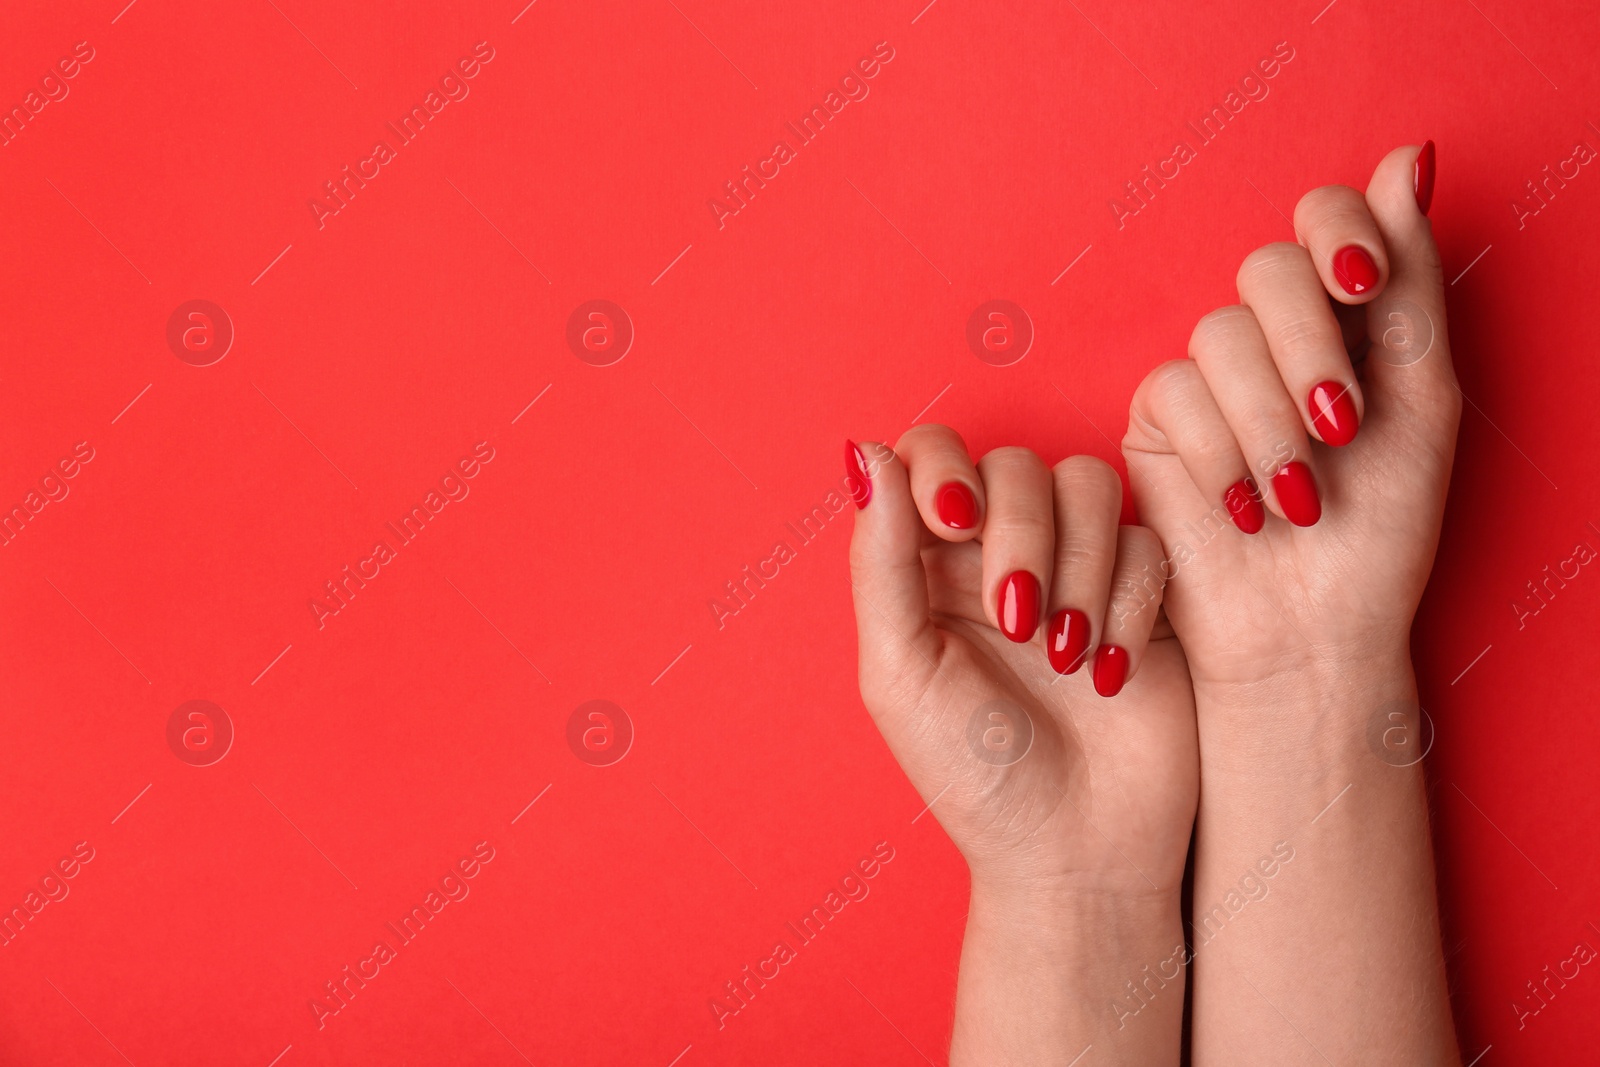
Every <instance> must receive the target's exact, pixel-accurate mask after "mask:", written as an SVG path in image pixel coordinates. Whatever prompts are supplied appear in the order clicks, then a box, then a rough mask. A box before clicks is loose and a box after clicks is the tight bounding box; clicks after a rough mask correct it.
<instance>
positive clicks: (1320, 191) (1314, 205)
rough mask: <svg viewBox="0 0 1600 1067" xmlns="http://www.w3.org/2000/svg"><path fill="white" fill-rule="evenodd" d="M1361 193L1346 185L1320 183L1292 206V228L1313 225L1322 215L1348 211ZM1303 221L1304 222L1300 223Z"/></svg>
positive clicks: (1359, 198)
mask: <svg viewBox="0 0 1600 1067" xmlns="http://www.w3.org/2000/svg"><path fill="white" fill-rule="evenodd" d="M1358 200H1361V201H1364V198H1363V197H1362V195H1361V194H1360V193H1359V192H1357V191H1356V190H1355V189H1352V188H1351V187H1350V186H1348V185H1321V186H1318V187H1317V188H1315V189H1312V190H1311V191H1310V192H1308V193H1306V194H1305V195H1304V196H1302V197H1301V198H1300V201H1299V203H1297V204H1295V206H1294V228H1295V229H1296V230H1305V229H1309V228H1313V227H1315V226H1316V225H1317V224H1318V223H1319V222H1320V221H1321V219H1322V218H1323V217H1324V216H1327V215H1331V214H1344V213H1347V212H1349V210H1350V208H1351V205H1352V204H1353V203H1355V202H1356V201H1358ZM1302 223H1304V224H1302Z"/></svg>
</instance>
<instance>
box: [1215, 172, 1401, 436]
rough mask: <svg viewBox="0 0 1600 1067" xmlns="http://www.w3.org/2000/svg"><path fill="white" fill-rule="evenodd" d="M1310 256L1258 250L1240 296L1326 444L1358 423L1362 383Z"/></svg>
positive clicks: (1278, 248) (1284, 246)
mask: <svg viewBox="0 0 1600 1067" xmlns="http://www.w3.org/2000/svg"><path fill="white" fill-rule="evenodd" d="M1349 191H1351V192H1353V191H1354V190H1349ZM1307 199H1310V198H1309V197H1307ZM1300 203H1301V204H1302V205H1304V204H1305V203H1306V201H1305V200H1302V201H1301V202H1300ZM1312 210H1315V209H1307V211H1308V212H1309V211H1312ZM1365 211H1366V209H1365V208H1363V209H1362V212H1363V214H1365ZM1369 221H1370V220H1369ZM1373 232H1374V233H1376V232H1377V231H1376V228H1374V230H1373ZM1311 256H1312V254H1311V253H1310V252H1308V251H1307V250H1306V249H1304V248H1301V247H1300V246H1299V245H1294V244H1288V243H1287V242H1281V241H1280V242H1278V243H1277V244H1270V245H1265V246H1263V247H1261V248H1258V249H1256V250H1255V251H1254V252H1252V253H1250V254H1249V255H1248V256H1246V257H1245V261H1244V264H1243V265H1242V266H1241V267H1240V268H1239V278H1238V285H1239V302H1240V303H1242V304H1244V305H1245V306H1247V307H1248V308H1249V309H1250V310H1251V311H1253V312H1255V316H1256V321H1257V322H1258V323H1260V324H1261V332H1262V333H1264V334H1265V335H1266V338H1267V347H1268V349H1269V350H1270V351H1271V352H1272V361H1273V362H1274V363H1275V364H1277V367H1278V374H1279V376H1280V377H1282V379H1283V384H1284V386H1285V387H1286V388H1287V389H1288V390H1289V395H1290V396H1291V397H1294V398H1296V399H1297V400H1299V401H1300V407H1301V410H1300V418H1301V422H1302V425H1304V426H1305V428H1306V429H1307V430H1308V431H1309V432H1311V433H1313V434H1315V435H1316V436H1317V437H1318V438H1320V439H1321V440H1322V441H1323V442H1324V443H1325V444H1330V445H1347V444H1349V443H1350V442H1351V441H1353V440H1355V436H1356V427H1357V426H1359V425H1360V422H1361V410H1362V403H1361V389H1360V387H1359V386H1357V384H1356V372H1355V369H1354V368H1353V367H1352V366H1351V365H1350V354H1349V353H1348V352H1347V351H1346V350H1345V346H1344V335H1343V333H1342V332H1341V331H1340V328H1339V320H1338V319H1337V318H1336V317H1335V315H1334V313H1333V305H1331V304H1329V303H1328V297H1327V294H1326V293H1325V292H1324V291H1323V287H1322V280H1321V279H1320V278H1319V277H1318V276H1317V268H1316V265H1315V264H1313V263H1312V261H1311Z"/></svg>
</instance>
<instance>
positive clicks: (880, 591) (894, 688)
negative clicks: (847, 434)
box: [844, 441, 939, 714]
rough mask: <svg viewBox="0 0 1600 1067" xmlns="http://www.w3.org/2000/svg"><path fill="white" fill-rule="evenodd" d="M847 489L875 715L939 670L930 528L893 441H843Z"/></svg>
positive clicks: (861, 636)
mask: <svg viewBox="0 0 1600 1067" xmlns="http://www.w3.org/2000/svg"><path fill="white" fill-rule="evenodd" d="M844 461H845V471H846V479H847V481H848V482H849V484H850V495H851V498H852V499H853V500H854V501H855V504H856V507H857V509H858V511H857V513H856V526H855V533H854V535H853V536H852V537H851V539H850V585H851V587H852V588H853V590H854V594H855V609H856V636H857V639H858V640H859V641H860V644H861V694H862V696H863V697H864V698H865V699H866V701H867V707H868V708H869V709H870V710H871V711H873V713H874V714H877V712H878V711H879V709H880V708H882V707H884V706H886V705H885V703H883V702H884V701H889V700H892V699H893V698H894V696H895V695H896V694H904V693H906V692H908V691H909V692H911V693H920V692H921V691H922V690H923V689H924V688H926V686H927V685H928V683H929V682H930V681H931V680H932V678H933V676H934V675H935V674H937V673H938V669H939V668H938V661H939V635H938V633H937V632H936V631H935V630H934V627H933V623H932V621H931V620H930V619H929V617H928V575H927V572H926V570H924V568H923V566H922V544H923V538H924V535H925V534H926V532H927V531H926V527H924V526H923V523H922V516H921V515H920V514H919V513H918V511H917V505H916V501H915V500H913V499H912V496H911V480H910V476H909V474H908V473H907V471H906V466H905V464H904V463H902V462H900V459H899V457H898V456H896V455H895V453H894V449H892V448H890V447H889V446H888V445H885V444H879V443H876V442H867V443H864V444H861V445H859V446H858V445H856V444H854V443H852V442H850V441H846V442H845V446H844Z"/></svg>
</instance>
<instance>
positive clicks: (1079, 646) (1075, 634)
mask: <svg viewBox="0 0 1600 1067" xmlns="http://www.w3.org/2000/svg"><path fill="white" fill-rule="evenodd" d="M1044 650H1045V652H1046V653H1047V654H1048V655H1049V656H1050V666H1052V667H1054V668H1055V671H1056V673H1057V674H1071V673H1072V672H1073V671H1075V670H1077V669H1078V668H1079V667H1081V666H1083V661H1084V659H1085V657H1087V655H1088V653H1089V616H1087V615H1085V614H1084V613H1083V612H1081V611H1079V610H1078V609H1077V608H1063V609H1062V610H1060V611H1058V612H1056V613H1055V614H1054V615H1052V616H1051V617H1050V629H1049V630H1048V631H1046V633H1045V639H1044Z"/></svg>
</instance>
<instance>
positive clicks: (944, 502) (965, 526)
mask: <svg viewBox="0 0 1600 1067" xmlns="http://www.w3.org/2000/svg"><path fill="white" fill-rule="evenodd" d="M934 505H935V506H936V507H937V508H938V509H939V521H940V522H942V523H944V524H945V525H946V526H948V527H950V529H952V530H970V529H972V528H973V527H974V526H976V525H978V498H977V497H975V496H973V495H972V490H971V489H968V488H967V487H966V485H965V484H964V483H962V482H945V483H944V484H943V485H941V486H940V487H939V493H938V495H937V496H935V497H934Z"/></svg>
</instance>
